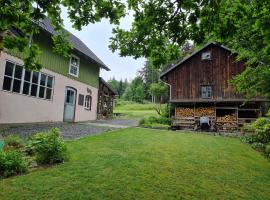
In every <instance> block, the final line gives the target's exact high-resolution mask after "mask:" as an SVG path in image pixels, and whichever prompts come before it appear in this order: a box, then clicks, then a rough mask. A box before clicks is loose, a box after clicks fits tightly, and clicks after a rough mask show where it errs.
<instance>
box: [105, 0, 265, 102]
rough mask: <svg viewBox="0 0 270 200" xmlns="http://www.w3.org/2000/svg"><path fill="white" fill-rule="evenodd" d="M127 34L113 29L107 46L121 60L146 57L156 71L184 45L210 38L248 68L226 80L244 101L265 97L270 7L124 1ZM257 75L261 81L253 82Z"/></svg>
mask: <svg viewBox="0 0 270 200" xmlns="http://www.w3.org/2000/svg"><path fill="white" fill-rule="evenodd" d="M128 3H129V8H130V9H132V10H134V22H133V23H132V27H131V29H130V30H124V29H121V28H120V27H119V26H118V27H116V28H114V30H113V34H114V35H113V37H112V38H111V44H110V48H111V49H112V51H116V50H118V51H120V55H122V56H133V57H135V58H138V57H146V58H151V59H152V61H153V63H154V65H155V66H156V67H160V66H161V65H164V64H165V63H167V62H168V61H170V60H175V59H177V58H178V57H179V49H180V48H181V47H182V46H183V45H184V44H185V43H186V42H187V41H193V42H194V43H195V44H196V45H202V44H204V43H206V42H207V41H209V40H214V41H216V42H219V43H221V44H223V45H226V46H228V47H229V48H230V49H232V51H233V53H235V52H237V55H238V59H239V60H244V61H246V63H247V65H250V67H248V68H247V70H246V71H245V72H244V73H243V74H241V75H238V76H237V77H235V79H234V80H233V81H232V82H231V83H232V84H233V85H234V86H235V87H236V89H237V91H238V92H241V93H244V94H246V95H247V96H248V97H253V96H256V95H263V96H266V97H268V98H270V88H269V80H268V77H269V75H270V69H269V66H270V43H269V41H270V29H269V26H270V15H269V13H270V4H269V2H268V1H254V0H222V1H220V0H201V1H198V0H181V1H175V0H173V1H171V0H166V1H164V0H149V1H128ZM258 77H262V78H261V79H259V80H258Z"/></svg>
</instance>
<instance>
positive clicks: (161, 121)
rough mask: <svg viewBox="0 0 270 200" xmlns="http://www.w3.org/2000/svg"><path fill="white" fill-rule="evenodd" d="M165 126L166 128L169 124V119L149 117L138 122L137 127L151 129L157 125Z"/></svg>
mask: <svg viewBox="0 0 270 200" xmlns="http://www.w3.org/2000/svg"><path fill="white" fill-rule="evenodd" d="M158 124H159V125H160V126H161V125H165V126H168V125H169V124H170V119H168V118H166V117H162V116H159V117H154V116H150V117H148V118H143V119H141V120H140V121H139V125H141V126H147V127H152V126H157V125H158Z"/></svg>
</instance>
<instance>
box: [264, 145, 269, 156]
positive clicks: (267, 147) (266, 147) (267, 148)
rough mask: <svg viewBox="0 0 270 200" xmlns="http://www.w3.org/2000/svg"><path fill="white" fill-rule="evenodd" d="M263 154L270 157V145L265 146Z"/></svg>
mask: <svg viewBox="0 0 270 200" xmlns="http://www.w3.org/2000/svg"><path fill="white" fill-rule="evenodd" d="M264 152H265V154H266V156H267V157H270V144H266V145H265V147H264Z"/></svg>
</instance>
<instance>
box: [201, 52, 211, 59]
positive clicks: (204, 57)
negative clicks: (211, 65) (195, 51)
mask: <svg viewBox="0 0 270 200" xmlns="http://www.w3.org/2000/svg"><path fill="white" fill-rule="evenodd" d="M202 60H211V52H203V53H202Z"/></svg>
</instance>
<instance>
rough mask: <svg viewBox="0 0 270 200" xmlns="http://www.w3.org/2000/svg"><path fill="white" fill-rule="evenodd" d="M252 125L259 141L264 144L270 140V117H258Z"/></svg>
mask: <svg viewBox="0 0 270 200" xmlns="http://www.w3.org/2000/svg"><path fill="white" fill-rule="evenodd" d="M251 127H252V130H253V131H254V134H255V135H256V137H257V139H258V141H259V142H261V143H264V144H265V143H268V142H270V119H268V118H266V117H261V118H258V119H257V120H256V121H255V122H254V123H253V124H252V126H251Z"/></svg>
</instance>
